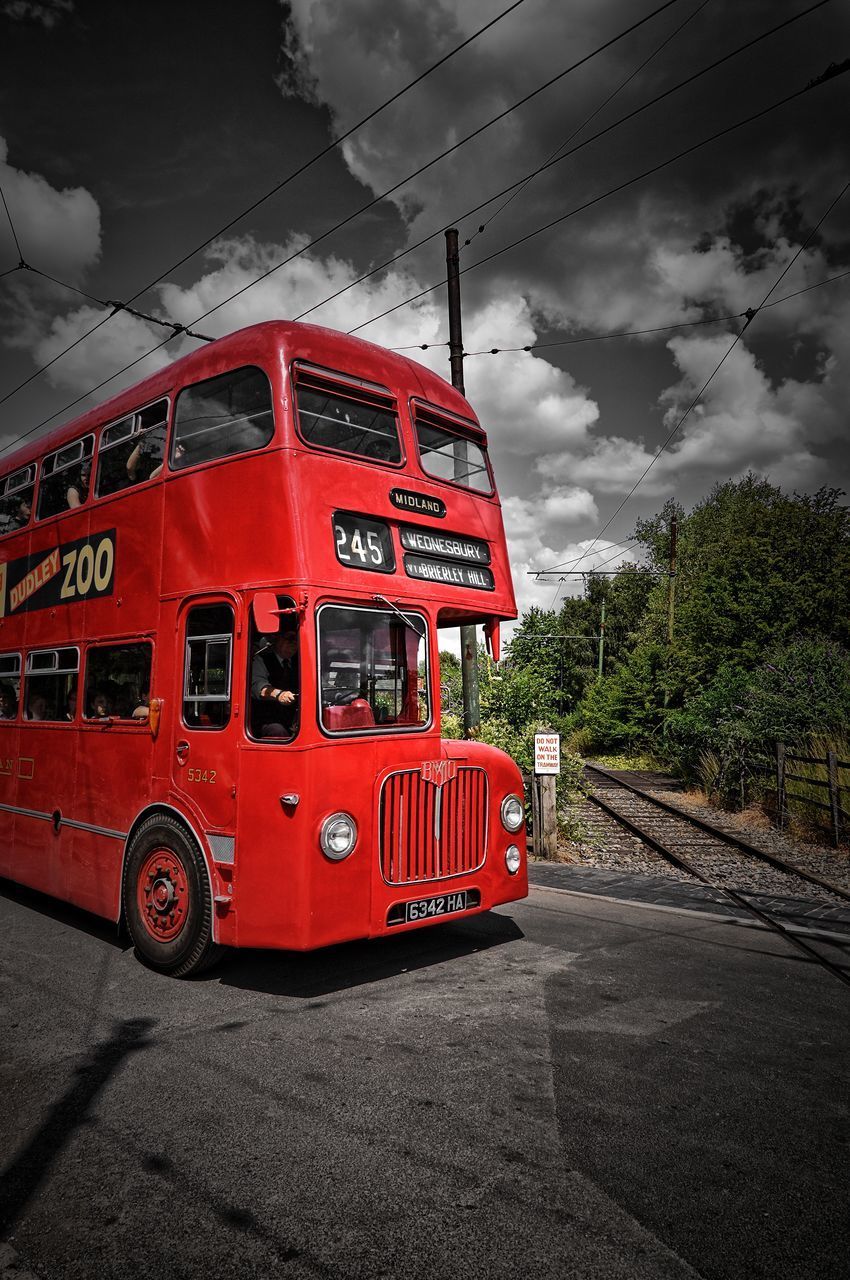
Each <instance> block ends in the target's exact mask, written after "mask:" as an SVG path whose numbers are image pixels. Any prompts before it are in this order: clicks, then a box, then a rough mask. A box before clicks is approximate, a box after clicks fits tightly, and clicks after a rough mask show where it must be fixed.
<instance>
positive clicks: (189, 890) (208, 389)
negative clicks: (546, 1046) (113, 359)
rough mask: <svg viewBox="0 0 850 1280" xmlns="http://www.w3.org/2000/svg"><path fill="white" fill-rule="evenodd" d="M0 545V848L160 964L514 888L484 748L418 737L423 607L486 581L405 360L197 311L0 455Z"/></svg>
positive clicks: (442, 434) (451, 601)
mask: <svg viewBox="0 0 850 1280" xmlns="http://www.w3.org/2000/svg"><path fill="white" fill-rule="evenodd" d="M0 557H2V564H0V831H2V835H0V874H2V875H4V876H7V877H9V878H11V879H13V880H15V881H18V882H21V883H23V884H26V885H29V886H32V887H33V888H35V889H38V890H41V891H43V892H45V893H48V894H52V895H54V896H56V897H59V898H63V899H66V900H68V901H70V902H72V903H75V904H77V905H78V906H80V907H83V908H86V909H87V910H89V911H92V912H95V913H97V914H98V915H101V916H104V917H107V918H110V919H114V920H121V921H123V922H124V923H125V924H126V927H127V928H128V930H129V932H130V935H131V937H132V940H133V942H134V944H135V947H136V951H137V954H138V955H139V956H140V958H141V959H143V960H144V961H145V962H146V963H148V964H149V965H151V966H152V967H154V968H156V969H159V970H161V971H163V972H167V973H172V974H175V975H179V976H183V975H188V974H190V973H193V972H198V971H199V970H200V969H202V968H203V967H205V966H206V965H208V964H209V963H210V961H211V960H212V959H213V958H214V957H215V956H216V954H217V953H218V952H219V950H220V948H221V947H224V946H231V947H238V946H251V947H279V948H286V949H297V950H306V949H311V948H315V947H320V946H323V945H326V944H329V943H337V942H341V941H345V940H348V939H354V938H363V937H376V936H380V935H386V934H390V933H394V932H399V931H403V930H406V929H413V928H417V927H419V926H421V925H423V924H428V923H431V922H432V921H436V920H442V919H444V918H446V917H460V916H463V915H465V914H470V913H474V912H479V911H486V910H487V909H488V908H490V907H492V906H494V905H496V904H497V903H503V902H508V901H511V900H513V899H516V898H521V897H523V896H525V894H526V893H527V873H526V857H525V839H524V814H523V804H522V799H521V797H522V786H521V778H520V774H519V772H518V770H517V768H516V766H515V764H514V763H513V762H512V761H511V760H510V759H509V758H508V757H507V756H506V755H504V754H503V753H501V752H500V751H498V750H495V749H493V748H492V747H489V746H485V745H483V744H479V743H475V742H459V741H452V740H441V738H440V684H439V662H438V651H439V644H438V637H439V630H440V628H443V627H457V626H459V625H461V624H465V623H483V624H484V626H485V632H486V634H487V635H488V637H489V638H490V641H491V643H492V645H493V647H494V648H495V649H497V648H498V634H499V623H500V621H501V620H503V619H507V618H512V617H514V616H515V615H516V609H515V604H514V596H513V589H512V585H511V576H510V569H509V565H508V558H507V551H506V545H505V538H504V531H503V527H502V519H501V510H500V506H499V501H498V497H497V494H496V487H495V483H494V480H493V475H492V470H491V467H490V463H489V460H488V457H487V447H486V437H485V434H484V432H483V431H482V429H481V427H480V426H479V424H478V422H477V421H476V419H475V416H474V414H473V413H472V410H471V409H470V407H469V404H468V403H467V402H466V400H465V399H464V398H463V397H462V396H461V395H460V394H459V393H458V392H457V391H455V390H454V389H453V388H452V387H450V386H449V385H448V384H447V383H446V382H444V381H443V380H442V379H441V378H439V377H437V376H436V375H434V374H433V373H431V372H429V371H428V370H427V369H425V368H423V367H421V366H420V365H417V364H415V363H414V362H412V361H410V360H408V359H405V358H402V357H400V356H398V355H395V354H393V353H391V352H388V351H385V350H383V349H381V348H379V347H376V346H373V345H372V344H370V343H367V342H363V341H361V340H359V339H356V338H350V337H346V336H343V335H340V334H338V333H334V332H331V331H330V330H326V329H321V328H317V327H315V326H312V325H301V324H295V323H287V322H272V323H268V324H261V325H257V326H254V327H252V328H249V329H244V330H242V331H241V332H238V333H234V334H231V335H230V336H229V337H226V338H221V339H219V340H218V341H216V342H214V343H211V344H210V345H209V346H207V347H205V348H203V349H202V350H199V351H197V352H195V353H193V354H191V355H189V356H186V357H185V358H183V359H181V360H178V361H177V362H175V363H174V364H172V365H170V366H169V367H168V368H166V369H163V370H162V371H161V372H159V373H157V374H155V375H154V376H152V377H150V378H148V379H147V380H146V381H144V382H141V383H139V384H138V385H136V386H134V387H132V388H131V389H129V390H127V391H125V392H122V393H121V394H120V395H118V396H116V397H115V398H114V399H112V400H110V401H109V402H108V403H106V404H104V405H102V406H100V407H99V408H97V409H94V410H92V411H91V412H89V413H87V414H85V415H84V416H82V417H80V418H78V419H77V420H76V421H74V422H72V423H68V424H66V425H65V426H63V427H61V428H60V429H58V430H56V431H55V432H53V434H52V435H51V436H49V437H48V438H47V439H45V440H42V441H41V442H39V444H38V445H32V446H28V447H27V448H25V449H22V450H20V451H19V452H18V453H17V454H16V455H15V456H14V457H12V458H10V459H9V460H8V461H7V462H6V465H5V467H4V468H3V472H2V475H0Z"/></svg>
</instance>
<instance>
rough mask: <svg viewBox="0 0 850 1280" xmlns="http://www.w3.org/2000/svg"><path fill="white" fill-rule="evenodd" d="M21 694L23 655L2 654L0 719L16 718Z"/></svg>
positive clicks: (0, 662)
mask: <svg viewBox="0 0 850 1280" xmlns="http://www.w3.org/2000/svg"><path fill="white" fill-rule="evenodd" d="M20 696H21V655H20V654H19V653H2V654H0V720H14V719H16V718H17V715H18V702H19V701H20Z"/></svg>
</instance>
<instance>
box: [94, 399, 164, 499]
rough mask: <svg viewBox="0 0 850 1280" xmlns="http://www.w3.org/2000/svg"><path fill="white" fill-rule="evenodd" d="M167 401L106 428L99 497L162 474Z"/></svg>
mask: <svg viewBox="0 0 850 1280" xmlns="http://www.w3.org/2000/svg"><path fill="white" fill-rule="evenodd" d="M167 425H168V401H167V400H157V401H156V403H155V404H149V405H148V406H147V408H145V409H140V410H139V412H138V413H132V414H130V416H129V417H127V418H122V419H121V421H120V422H113V423H111V424H110V425H109V426H108V427H104V428H103V431H102V433H101V437H100V452H99V454H98V464H97V490H96V493H97V496H98V497H99V498H103V497H105V496H106V495H107V494H109V493H120V492H121V490H122V489H129V488H130V486H131V485H135V484H141V483H142V482H143V481H144V480H154V479H156V477H157V476H158V475H159V474H160V472H161V471H162V459H163V455H164V453H165V433H166V429H167Z"/></svg>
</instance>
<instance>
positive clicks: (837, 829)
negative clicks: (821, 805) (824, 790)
mask: <svg viewBox="0 0 850 1280" xmlns="http://www.w3.org/2000/svg"><path fill="white" fill-rule="evenodd" d="M826 768H827V776H828V778H829V807H830V809H831V810H832V843H833V844H834V845H835V847H836V849H837V848H838V842H839V840H840V839H841V813H840V810H839V805H838V756H837V755H836V753H835V752H834V751H827V753H826Z"/></svg>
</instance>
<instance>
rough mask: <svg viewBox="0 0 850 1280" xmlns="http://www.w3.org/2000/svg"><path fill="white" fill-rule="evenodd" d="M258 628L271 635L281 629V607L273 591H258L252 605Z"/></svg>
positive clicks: (263, 633) (264, 633)
mask: <svg viewBox="0 0 850 1280" xmlns="http://www.w3.org/2000/svg"><path fill="white" fill-rule="evenodd" d="M252 608H253V610H254V621H255V623H256V624H257V630H258V631H259V632H261V633H262V635H266V636H270V635H274V634H276V633H277V632H278V631H280V609H279V608H278V603H277V596H276V595H275V593H274V592H273V591H258V592H257V594H256V595H255V596H254V603H253V605H252Z"/></svg>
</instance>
